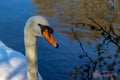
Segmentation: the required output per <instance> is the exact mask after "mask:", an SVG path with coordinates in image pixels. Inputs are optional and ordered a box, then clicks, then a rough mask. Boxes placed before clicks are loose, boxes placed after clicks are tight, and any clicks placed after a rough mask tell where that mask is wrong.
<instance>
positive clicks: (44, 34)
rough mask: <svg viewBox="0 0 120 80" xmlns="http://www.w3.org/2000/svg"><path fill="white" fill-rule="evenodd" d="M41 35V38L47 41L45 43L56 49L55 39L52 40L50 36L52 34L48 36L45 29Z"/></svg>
mask: <svg viewBox="0 0 120 80" xmlns="http://www.w3.org/2000/svg"><path fill="white" fill-rule="evenodd" d="M42 35H43V37H44V38H45V39H47V41H48V42H49V43H50V44H52V45H53V46H54V47H55V48H58V44H57V42H56V41H55V39H54V37H53V36H52V34H50V33H49V32H48V29H45V30H44V31H43V33H42Z"/></svg>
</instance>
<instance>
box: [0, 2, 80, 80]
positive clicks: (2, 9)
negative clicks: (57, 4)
mask: <svg viewBox="0 0 120 80" xmlns="http://www.w3.org/2000/svg"><path fill="white" fill-rule="evenodd" d="M35 6H36V5H35V4H32V3H31V2H30V0H3V1H1V2H0V40H1V41H3V42H4V43H5V44H6V45H7V46H9V47H11V48H13V49H15V50H17V51H20V52H22V53H23V54H24V44H23V29H24V25H25V22H26V20H27V19H28V18H29V17H30V16H33V15H35V14H33V12H34V11H35V10H34V7H35ZM54 36H55V38H56V40H57V42H58V43H59V45H60V47H59V48H58V49H55V48H53V47H52V46H51V45H50V44H49V43H48V42H47V41H46V40H44V39H42V38H39V40H38V42H39V43H38V63H39V72H40V73H41V75H42V76H43V79H44V80H47V79H48V80H72V78H70V77H69V76H68V74H69V72H70V71H73V70H74V68H73V67H74V66H75V65H79V64H80V59H79V55H80V53H81V51H80V48H79V45H78V43H77V42H73V41H71V40H69V39H67V38H66V37H65V36H64V35H62V34H60V33H58V32H57V31H55V33H54Z"/></svg>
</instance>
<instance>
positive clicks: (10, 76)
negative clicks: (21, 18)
mask: <svg viewBox="0 0 120 80" xmlns="http://www.w3.org/2000/svg"><path fill="white" fill-rule="evenodd" d="M52 33H53V30H52V28H50V27H49V24H48V22H47V20H46V19H45V18H44V17H42V16H33V17H31V18H30V19H28V21H27V22H26V25H25V28H24V44H25V53H26V56H24V55H23V54H22V53H20V52H18V51H15V50H13V49H11V48H9V47H7V46H6V45H5V44H4V43H2V42H1V41H0V80H43V79H42V77H41V75H40V74H39V73H38V67H37V53H36V44H37V37H38V36H41V37H44V38H45V39H46V40H47V41H48V42H49V43H50V44H52V45H53V46H54V47H58V44H57V43H56V41H55V40H54V38H53V36H52Z"/></svg>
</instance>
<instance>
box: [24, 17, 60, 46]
mask: <svg viewBox="0 0 120 80" xmlns="http://www.w3.org/2000/svg"><path fill="white" fill-rule="evenodd" d="M26 26H28V27H30V31H31V33H32V34H33V35H34V36H36V37H38V36H41V37H44V38H45V39H46V40H47V41H48V42H49V43H50V44H52V45H53V46H54V47H55V48H58V44H57V42H56V41H55V39H54V37H53V33H54V30H53V29H52V28H51V27H50V25H49V23H48V21H47V20H46V19H45V18H44V17H42V16H33V17H31V18H30V19H28V21H27V24H26Z"/></svg>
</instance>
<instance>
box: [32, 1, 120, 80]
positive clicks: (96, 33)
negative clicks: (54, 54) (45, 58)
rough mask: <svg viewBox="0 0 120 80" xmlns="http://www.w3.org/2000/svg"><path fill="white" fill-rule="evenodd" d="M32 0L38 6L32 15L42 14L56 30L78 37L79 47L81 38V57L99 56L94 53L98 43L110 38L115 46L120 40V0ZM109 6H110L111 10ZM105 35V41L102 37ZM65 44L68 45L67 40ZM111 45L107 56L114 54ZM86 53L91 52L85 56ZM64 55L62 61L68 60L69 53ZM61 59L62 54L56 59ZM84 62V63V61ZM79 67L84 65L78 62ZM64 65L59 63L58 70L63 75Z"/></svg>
mask: <svg viewBox="0 0 120 80" xmlns="http://www.w3.org/2000/svg"><path fill="white" fill-rule="evenodd" d="M33 3H35V4H37V5H38V6H37V7H36V8H35V9H37V11H36V12H34V13H35V14H42V15H45V16H47V17H48V18H49V20H50V22H51V24H52V25H53V26H54V27H55V28H56V30H58V31H59V32H61V33H62V34H66V35H67V36H69V37H68V38H69V39H71V40H77V41H78V44H80V46H81V42H80V41H82V42H84V43H83V44H84V48H85V50H84V49H83V47H82V46H81V47H82V50H83V53H84V55H82V56H87V57H88V56H92V57H91V58H93V60H97V59H98V57H100V55H99V54H95V53H96V52H95V45H96V44H97V43H102V41H103V43H105V44H106V41H108V42H109V41H111V42H112V43H113V44H115V45H117V44H118V43H119V42H120V39H119V35H120V34H119V33H118V32H119V30H120V28H119V24H120V22H118V21H119V20H120V16H119V13H120V10H119V8H120V7H119V6H118V5H119V4H120V2H119V1H116V0H112V1H111V0H109V1H107V0H103V1H102V2H101V1H94V0H89V1H87V0H51V1H49V0H46V1H43V0H36V1H33ZM109 3H112V4H114V6H113V5H112V6H111V5H109ZM110 7H112V9H111V8H110ZM61 28H62V29H61ZM108 37H109V38H108ZM104 38H105V40H103V39H104ZM59 39H60V38H59V37H58V40H59ZM79 40H80V41H79ZM61 41H62V43H61V44H63V43H64V40H61ZM61 41H59V42H61ZM75 42H76V41H75ZM96 42H97V43H96ZM70 43H72V42H70ZM65 44H66V45H68V44H67V42H66V43H65ZM86 44H87V45H86ZM113 44H112V45H111V44H110V45H109V46H110V47H111V46H112V47H111V48H112V49H110V47H109V48H107V50H109V51H110V52H109V53H110V54H109V56H110V55H114V54H113V53H115V52H116V47H115V46H114V45H113ZM72 45H73V44H72ZM88 45H89V48H88ZM64 46H65V45H63V46H62V47H64ZM113 46H114V47H113ZM118 46H120V45H118ZM62 47H61V48H62ZM67 48H68V47H67ZM69 48H71V49H72V46H70V47H69ZM91 48H93V49H94V50H92V49H91ZM74 49H75V48H74ZM62 50H64V53H66V52H67V51H66V49H62ZM76 50H78V51H77V52H76V54H79V51H80V54H81V53H82V52H81V50H80V49H75V51H76ZM86 51H87V52H86ZM111 52H113V53H111ZM61 53H62V52H61ZM72 53H73V52H72V51H71V52H70V55H72ZM88 53H90V54H89V55H85V54H88ZM116 54H117V53H116ZM63 55H65V54H63ZM102 56H108V54H103V55H102ZM114 56H115V55H114ZM66 57H67V59H64V60H68V59H70V58H68V55H66ZM74 57H75V56H74ZM81 58H83V57H81ZM88 58H89V57H88ZM61 59H63V58H62V56H61V58H59V59H58V60H60V61H62V60H61ZM85 59H86V58H85ZM89 59H90V58H89ZM54 60H55V59H53V61H54ZM83 61H84V62H85V60H83ZM88 61H89V60H88ZM90 61H91V63H93V65H94V61H92V60H91V59H90ZM98 61H99V59H98ZM71 62H72V61H71ZM108 62H109V61H108ZM51 64H52V63H51ZM79 64H80V63H79ZM57 65H58V64H57V63H55V64H54V66H57ZM65 65H69V63H67V61H66V62H65ZM81 66H84V65H81ZM117 66H118V65H117ZM60 67H61V68H60ZM90 67H91V66H90ZM63 68H64V69H65V66H64V65H62V63H61V66H59V70H60V69H62V70H61V71H62V72H61V75H63V73H64V72H67V71H63V70H64V69H63ZM97 68H98V67H97ZM104 68H105V67H104ZM56 69H57V68H56ZM71 69H72V68H71ZM59 70H58V71H56V72H58V75H59V74H60V73H59ZM80 70H81V69H80ZM51 71H54V70H51ZM89 71H90V70H89ZM76 72H77V68H76ZM83 73H84V72H83ZM72 76H75V74H73V75H72ZM74 78H75V77H74ZM56 79H58V78H56ZM61 79H62V78H61ZM64 79H65V78H64ZM89 79H90V78H89ZM89 79H88V80H89ZM75 80H76V79H75Z"/></svg>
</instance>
